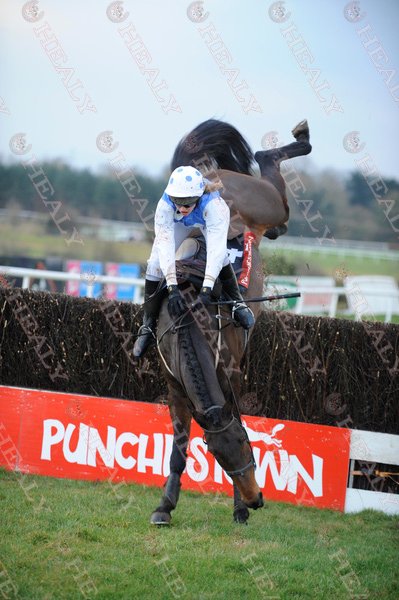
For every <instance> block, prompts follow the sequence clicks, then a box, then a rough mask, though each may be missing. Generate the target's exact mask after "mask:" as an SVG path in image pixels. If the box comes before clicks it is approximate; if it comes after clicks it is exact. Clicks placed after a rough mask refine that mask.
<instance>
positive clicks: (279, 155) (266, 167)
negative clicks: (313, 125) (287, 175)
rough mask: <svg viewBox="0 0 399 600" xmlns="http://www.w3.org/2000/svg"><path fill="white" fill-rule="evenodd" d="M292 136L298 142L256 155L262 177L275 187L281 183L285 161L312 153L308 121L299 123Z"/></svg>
mask: <svg viewBox="0 0 399 600" xmlns="http://www.w3.org/2000/svg"><path fill="white" fill-rule="evenodd" d="M292 134H293V136H294V138H295V139H296V142H292V144H288V145H287V146H282V147H281V148H273V149H272V150H263V151H262V150H261V151H260V152H256V153H255V160H256V162H257V163H258V164H259V168H260V174H261V176H262V177H267V178H268V179H270V180H271V181H272V183H274V185H276V181H278V183H280V178H279V177H280V163H281V162H282V161H283V160H287V159H289V158H295V157H297V156H305V155H306V154H309V153H310V152H311V151H312V146H311V144H310V142H309V126H308V122H307V121H306V120H304V121H301V122H300V123H298V125H296V126H295V127H294V129H293V130H292Z"/></svg>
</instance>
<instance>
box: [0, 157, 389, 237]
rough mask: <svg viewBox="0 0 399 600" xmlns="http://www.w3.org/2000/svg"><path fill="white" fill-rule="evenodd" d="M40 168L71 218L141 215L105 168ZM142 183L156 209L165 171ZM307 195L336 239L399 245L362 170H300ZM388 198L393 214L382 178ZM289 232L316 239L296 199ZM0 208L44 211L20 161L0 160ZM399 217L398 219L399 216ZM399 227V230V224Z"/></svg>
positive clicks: (139, 175) (46, 164)
mask: <svg viewBox="0 0 399 600" xmlns="http://www.w3.org/2000/svg"><path fill="white" fill-rule="evenodd" d="M41 166H42V168H43V170H44V172H45V173H46V176H47V178H48V179H49V181H50V182H51V184H52V186H53V188H54V190H55V195H54V197H53V199H54V200H57V201H61V202H62V203H63V205H64V207H65V209H66V210H67V211H68V213H69V214H70V215H71V216H74V217H75V218H76V217H77V216H79V215H81V216H88V217H100V218H103V219H113V220H120V221H138V220H139V217H138V215H137V212H136V211H135V209H134V207H133V205H132V202H131V201H130V200H129V198H128V196H127V194H126V191H125V190H124V189H123V187H122V185H121V183H120V182H119V181H118V180H117V179H116V178H115V176H114V174H113V173H112V172H111V171H110V170H109V169H106V168H104V169H103V170H102V171H101V172H98V173H94V172H92V171H90V170H89V169H77V168H73V167H71V166H70V165H68V164H66V163H64V162H62V161H59V160H55V161H50V162H43V163H41ZM134 172H135V175H136V177H137V181H138V182H139V185H140V187H141V190H140V198H145V199H146V200H148V206H147V212H148V213H149V212H150V211H154V210H155V207H156V205H157V202H158V200H159V198H160V197H161V195H162V193H163V191H164V189H165V186H166V183H167V180H168V175H169V173H168V171H167V170H166V169H165V171H164V172H163V173H160V174H159V176H156V177H154V176H149V175H147V174H145V173H143V172H142V171H140V170H139V169H134ZM299 174H300V177H301V180H302V182H303V188H304V190H305V192H304V194H305V195H304V197H306V200H307V201H309V203H310V204H311V205H312V207H313V210H314V211H319V213H320V215H322V217H323V220H324V222H325V223H327V224H328V227H329V230H330V231H331V233H332V235H333V236H334V237H335V238H336V239H354V240H367V241H385V242H390V243H398V239H399V238H398V231H395V228H394V227H393V226H392V222H389V219H388V218H387V216H386V209H385V212H384V206H385V207H386V206H387V204H386V203H385V204H384V205H381V203H379V202H378V200H377V199H376V197H375V194H373V191H372V189H371V188H370V187H369V185H368V183H367V181H366V179H365V178H364V177H363V175H362V174H361V173H360V172H358V171H352V172H350V173H348V174H342V173H340V172H337V171H333V170H323V171H317V172H314V171H313V172H312V173H309V172H308V171H303V172H299ZM384 183H385V186H386V188H387V191H386V192H385V194H386V195H385V200H386V201H387V202H388V203H389V205H390V206H391V213H390V216H391V217H392V216H394V214H399V181H397V180H396V179H384ZM288 201H289V204H290V220H289V224H288V233H289V235H297V236H305V237H312V235H314V232H312V231H311V228H310V225H309V222H307V221H306V219H304V217H303V214H302V213H301V210H300V209H299V207H298V206H297V205H296V204H295V201H293V200H292V199H290V197H289V194H288ZM0 208H13V209H14V210H15V209H21V210H33V211H38V212H46V208H45V207H44V206H43V203H42V201H41V199H40V198H39V197H38V194H37V192H36V191H35V188H34V186H33V185H32V182H31V181H30V179H29V177H28V174H27V172H26V171H25V169H24V167H23V166H22V165H21V164H20V163H15V164H4V163H0ZM398 221H399V220H398ZM398 221H396V223H397V228H398V229H399V222H398Z"/></svg>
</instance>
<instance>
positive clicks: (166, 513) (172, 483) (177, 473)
mask: <svg viewBox="0 0 399 600" xmlns="http://www.w3.org/2000/svg"><path fill="white" fill-rule="evenodd" d="M169 411H170V416H171V419H172V424H173V447H172V453H171V456H170V474H169V477H168V478H167V480H166V483H165V485H164V489H163V495H162V498H161V503H160V505H159V506H157V508H156V509H155V510H154V512H153V513H152V515H151V523H152V524H153V525H169V524H170V521H171V518H172V517H171V514H170V513H171V512H172V510H173V509H175V508H176V505H177V502H178V500H179V494H180V486H181V483H180V478H181V475H182V473H183V471H184V469H185V467H186V462H187V446H188V441H189V437H190V425H191V413H190V411H189V410H188V409H187V408H186V407H185V406H183V405H182V404H181V400H180V402H179V404H172V403H171V404H170V405H169Z"/></svg>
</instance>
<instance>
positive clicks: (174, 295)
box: [168, 285, 188, 319]
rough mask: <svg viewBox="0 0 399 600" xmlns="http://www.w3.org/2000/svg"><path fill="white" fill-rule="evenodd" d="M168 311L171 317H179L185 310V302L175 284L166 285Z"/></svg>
mask: <svg viewBox="0 0 399 600" xmlns="http://www.w3.org/2000/svg"><path fill="white" fill-rule="evenodd" d="M168 292H169V301H168V311H169V314H170V316H171V317H172V318H173V319H177V318H178V317H181V316H182V315H183V314H184V313H185V312H186V311H187V310H188V308H187V304H186V301H185V300H184V298H183V296H182V294H181V292H180V290H179V288H178V286H177V285H168Z"/></svg>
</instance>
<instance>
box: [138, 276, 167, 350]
mask: <svg viewBox="0 0 399 600" xmlns="http://www.w3.org/2000/svg"><path fill="white" fill-rule="evenodd" d="M158 285H159V281H150V280H149V279H146V280H145V286H144V317H143V324H142V326H141V327H140V329H139V331H138V337H137V339H136V341H135V343H134V346H133V356H134V357H136V358H141V357H142V356H143V355H144V353H145V351H146V350H147V348H148V347H149V346H152V345H153V344H154V343H155V333H156V328H157V318H158V314H159V310H160V308H161V304H162V300H163V294H161V293H160V292H158V293H157V289H158Z"/></svg>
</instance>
